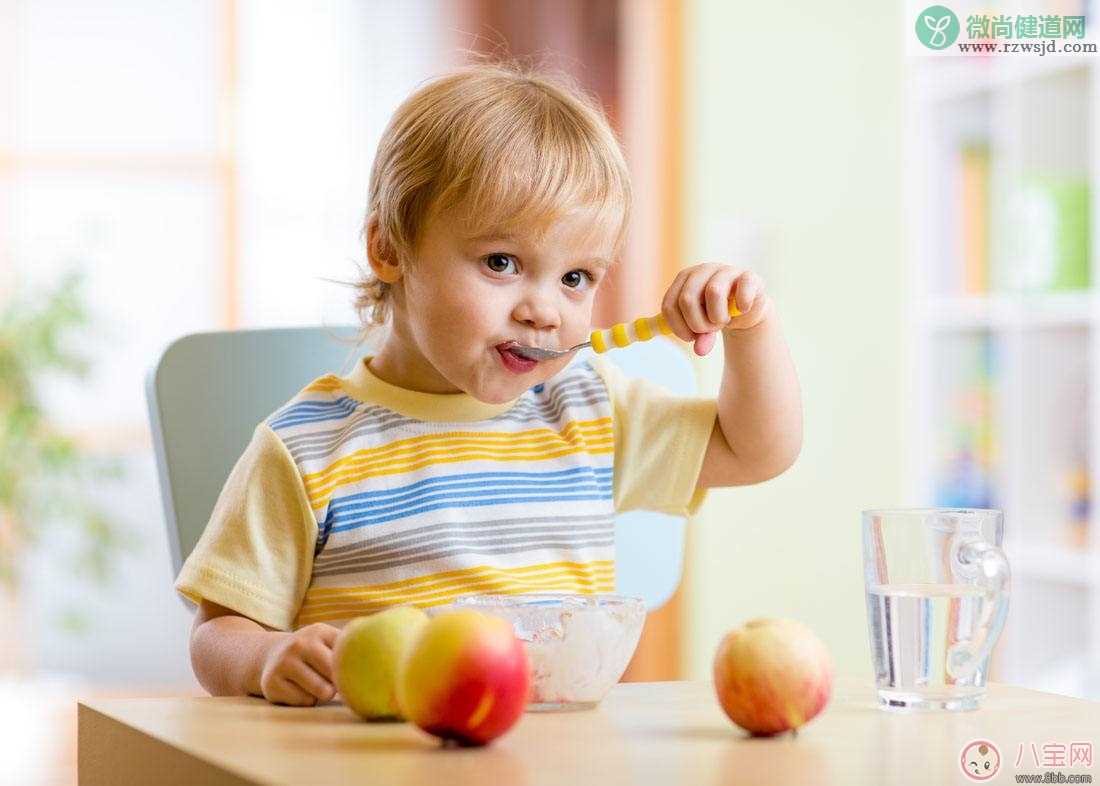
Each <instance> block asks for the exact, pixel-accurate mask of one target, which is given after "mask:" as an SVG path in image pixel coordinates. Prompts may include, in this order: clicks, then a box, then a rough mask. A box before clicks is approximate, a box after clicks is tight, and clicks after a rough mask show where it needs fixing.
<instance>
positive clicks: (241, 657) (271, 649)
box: [191, 599, 339, 707]
mask: <svg viewBox="0 0 1100 786" xmlns="http://www.w3.org/2000/svg"><path fill="white" fill-rule="evenodd" d="M338 633H339V630H338V629H337V628H335V627H333V626H332V625H326V624H324V623H320V622H319V623H315V624H313V625H307V626H306V627H304V628H299V629H298V630H296V631H294V632H293V633H287V632H285V631H279V630H274V629H273V628H269V627H267V626H266V625H262V624H260V623H258V622H256V621H254V620H252V619H249V618H248V617H244V616H241V615H240V614H237V613H236V612H235V611H233V610H232V609H228V608H226V607H224V606H219V605H218V604H216V603H211V602H210V601H208V600H205V599H204V600H203V601H202V603H201V604H200V606H199V609H198V611H197V612H196V613H195V622H194V624H193V625H192V627H191V667H192V669H193V670H194V672H195V677H196V678H197V679H198V681H199V684H201V685H202V686H203V687H204V688H206V690H207V691H208V692H209V693H210V695H212V696H249V695H251V696H263V697H264V698H266V699H267V700H268V701H270V702H272V703H274V704H291V705H294V706H306V707H311V706H314V705H316V704H322V703H324V702H327V701H331V700H332V698H333V696H335V695H336V688H335V687H334V681H333V670H332V648H333V646H334V645H335V642H336V636H337V634H338Z"/></svg>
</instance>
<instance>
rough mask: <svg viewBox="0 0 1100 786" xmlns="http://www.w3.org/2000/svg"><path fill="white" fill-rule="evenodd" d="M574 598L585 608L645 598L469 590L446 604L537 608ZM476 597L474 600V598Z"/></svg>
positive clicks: (639, 602)
mask: <svg viewBox="0 0 1100 786" xmlns="http://www.w3.org/2000/svg"><path fill="white" fill-rule="evenodd" d="M566 598H569V599H576V600H581V601H583V602H584V604H583V605H584V607H586V608H600V607H601V606H605V605H622V606H641V607H642V608H645V600H644V599H643V598H641V597H638V596H637V595H622V594H619V593H614V592H593V593H580V592H514V593H513V592H470V593H466V594H464V595H459V596H458V597H456V598H454V599H452V600H451V601H450V603H448V604H447V605H448V606H460V607H470V606H474V607H476V606H494V605H499V606H503V607H505V608H537V607H542V606H548V605H551V603H552V602H553V601H557V602H559V603H560V602H561V601H563V600H564V599H566ZM474 599H476V600H474Z"/></svg>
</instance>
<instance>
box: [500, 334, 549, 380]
mask: <svg viewBox="0 0 1100 786" xmlns="http://www.w3.org/2000/svg"><path fill="white" fill-rule="evenodd" d="M515 345H516V342H515V341H505V342H504V343H503V344H497V346H496V350H497V354H499V355H500V362H501V363H503V364H504V367H505V368H506V369H508V370H509V371H511V372H513V373H515V374H526V373H527V372H528V371H530V370H531V369H533V368H534V367H535V366H537V365H538V364H539V362H538V361H537V360H531V359H530V358H525V357H523V356H522V355H517V354H516V353H515V352H513V351H512V349H511V348H512V347H514V346H515Z"/></svg>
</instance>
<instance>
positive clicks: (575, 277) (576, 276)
mask: <svg viewBox="0 0 1100 786" xmlns="http://www.w3.org/2000/svg"><path fill="white" fill-rule="evenodd" d="M582 276H583V278H582ZM584 278H587V279H588V283H589V285H591V284H593V283H595V281H596V278H595V276H593V275H592V274H591V273H589V272H588V271H587V270H570V271H569V272H568V273H566V274H565V275H564V276H562V277H561V281H562V283H563V284H565V285H566V286H567V287H569V288H571V289H580V288H581V287H580V284H581V283H583V281H584ZM574 281H576V283H575V284H574V283H573V282H574Z"/></svg>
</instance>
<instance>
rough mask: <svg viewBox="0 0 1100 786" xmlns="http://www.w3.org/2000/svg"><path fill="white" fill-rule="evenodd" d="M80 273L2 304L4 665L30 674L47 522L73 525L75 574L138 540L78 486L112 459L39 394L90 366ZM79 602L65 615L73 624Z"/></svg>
mask: <svg viewBox="0 0 1100 786" xmlns="http://www.w3.org/2000/svg"><path fill="white" fill-rule="evenodd" d="M82 286H83V276H82V274H80V273H79V272H78V271H75V270H74V271H72V272H70V273H68V274H67V275H65V276H64V277H63V278H62V279H61V280H60V282H59V283H58V284H57V285H56V286H55V287H54V288H53V289H52V291H49V292H47V293H44V294H33V295H32V294H29V293H23V294H21V295H16V296H14V297H12V298H10V299H9V300H8V302H6V303H0V619H3V620H4V621H5V622H4V625H3V626H0V673H3V672H6V673H8V674H9V675H10V674H12V673H14V674H15V676H16V677H19V676H29V672H30V666H29V664H28V663H27V662H26V657H27V645H26V641H25V636H24V635H23V631H22V630H21V625H20V619H21V606H20V600H21V598H20V584H21V580H20V579H21V569H22V562H23V559H24V557H25V556H26V554H27V553H28V550H29V549H31V548H33V547H34V546H35V545H37V544H38V543H39V542H40V540H41V539H42V537H43V535H44V534H45V531H46V530H47V529H50V528H53V527H62V528H68V529H69V530H74V531H76V532H77V535H78V536H77V538H76V541H77V543H78V549H77V553H76V557H75V559H74V560H73V564H72V571H71V573H72V575H73V576H74V578H75V579H77V580H84V581H87V582H90V583H92V584H105V583H106V582H107V581H108V580H109V578H110V575H111V566H112V562H113V559H114V556H115V554H116V553H118V552H119V551H121V550H126V549H130V548H132V547H133V546H134V545H135V541H134V538H133V534H132V533H130V532H129V530H128V529H127V528H125V527H124V526H123V525H121V524H120V523H119V522H117V521H115V520H113V518H112V517H111V516H110V515H109V514H107V513H106V512H104V511H103V510H101V509H100V508H99V507H97V506H96V505H94V504H93V503H91V502H90V501H89V500H88V498H87V495H86V493H83V492H82V491H81V487H82V485H83V486H84V487H85V488H86V487H87V486H86V484H87V483H90V482H100V481H102V480H104V479H107V478H118V477H119V476H120V475H121V472H120V470H119V467H118V465H117V463H116V462H114V461H110V460H105V459H103V458H100V457H96V456H93V455H91V454H90V453H88V452H86V451H83V450H82V449H81V448H80V447H79V446H78V444H77V443H76V441H75V440H74V439H72V438H71V437H70V436H68V435H66V434H64V433H61V432H60V431H59V430H58V429H56V428H55V427H53V426H52V425H51V423H50V421H49V418H48V417H47V415H46V413H45V412H44V411H43V408H42V405H41V403H40V393H39V391H40V389H41V385H42V384H43V382H44V381H46V379H47V377H50V376H54V375H56V374H58V373H60V374H67V375H76V376H77V377H80V378H83V377H85V376H86V375H87V372H88V368H89V364H88V362H87V361H86V360H85V359H84V358H83V357H81V356H79V354H77V353H75V352H73V351H72V349H71V343H72V341H71V339H72V336H73V335H74V334H75V332H76V331H78V330H82V329H86V328H87V326H88V324H89V319H88V315H87V311H86V309H85V307H84V305H83V301H82V291H81V290H82ZM84 622H85V620H84V617H83V615H82V613H81V612H80V610H79V609H68V610H67V611H66V612H65V613H64V614H63V616H62V619H61V620H60V621H59V622H55V624H62V625H65V626H66V627H68V628H69V629H71V630H73V631H74V632H78V631H79V630H80V629H81V627H83V625H84Z"/></svg>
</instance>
